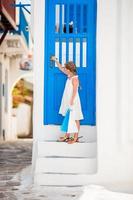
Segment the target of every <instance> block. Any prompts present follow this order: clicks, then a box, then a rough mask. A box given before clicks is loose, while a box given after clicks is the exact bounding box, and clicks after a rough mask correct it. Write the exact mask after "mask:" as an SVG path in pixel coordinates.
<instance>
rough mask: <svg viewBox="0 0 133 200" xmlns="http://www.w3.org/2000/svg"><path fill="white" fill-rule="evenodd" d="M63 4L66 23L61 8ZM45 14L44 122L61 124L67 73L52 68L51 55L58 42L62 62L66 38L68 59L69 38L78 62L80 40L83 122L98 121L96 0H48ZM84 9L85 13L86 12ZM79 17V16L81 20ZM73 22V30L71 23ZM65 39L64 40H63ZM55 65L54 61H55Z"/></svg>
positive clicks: (67, 56) (90, 123)
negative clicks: (57, 24)
mask: <svg viewBox="0 0 133 200" xmlns="http://www.w3.org/2000/svg"><path fill="white" fill-rule="evenodd" d="M57 4H58V5H60V10H61V12H60V14H59V16H60V19H61V20H60V23H61V26H60V27H59V33H58V32H55V5H57ZM63 5H64V10H65V13H64V25H63V24H62V22H63V21H62V16H63V13H62V8H63ZM45 12H46V15H45V18H46V19H45V65H44V124H61V122H62V119H63V118H62V116H60V115H59V114H58V112H59V107H60V103H61V98H62V94H63V90H64V86H65V81H66V78H67V77H66V76H65V75H64V74H62V73H61V72H60V71H59V70H58V68H57V67H55V65H53V67H51V62H50V56H51V55H54V54H55V41H57V40H58V41H59V44H60V45H59V58H60V62H61V61H62V41H66V60H67V61H68V58H69V48H68V47H69V41H70V38H71V39H72V41H73V60H74V62H76V41H77V39H78V40H79V41H80V67H78V75H79V79H80V85H81V87H82V89H80V90H79V94H80V97H81V104H82V109H83V114H84V120H82V121H81V124H86V125H92V126H93V125H95V124H96V13H97V1H96V0H73V1H71V0H49V1H47V2H46V10H45ZM73 12H74V13H73ZM83 12H85V13H83ZM78 18H79V19H78ZM71 21H74V26H73V30H72V27H70V25H69V22H71ZM64 39H65V40H64ZM84 40H86V41H87V62H86V63H87V66H86V67H83V66H82V64H83V59H82V58H83V56H82V55H83V52H82V44H83V43H82V42H83V41H84ZM53 64H54V63H53Z"/></svg>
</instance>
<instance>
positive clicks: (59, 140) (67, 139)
mask: <svg viewBox="0 0 133 200" xmlns="http://www.w3.org/2000/svg"><path fill="white" fill-rule="evenodd" d="M68 141H69V137H67V136H64V137H60V139H58V140H57V142H68Z"/></svg>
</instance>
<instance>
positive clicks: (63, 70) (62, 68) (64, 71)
mask: <svg viewBox="0 0 133 200" xmlns="http://www.w3.org/2000/svg"><path fill="white" fill-rule="evenodd" d="M51 60H52V61H55V63H56V64H57V66H58V68H59V69H60V71H62V72H63V73H64V74H66V75H68V72H67V71H66V68H65V67H63V66H62V64H61V63H59V61H58V60H57V58H56V57H55V56H52V57H51Z"/></svg>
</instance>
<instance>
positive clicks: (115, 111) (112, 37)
mask: <svg viewBox="0 0 133 200" xmlns="http://www.w3.org/2000/svg"><path fill="white" fill-rule="evenodd" d="M44 2H45V1H44V0H40V2H39V4H38V1H37V0H34V41H35V43H34V55H35V56H34V66H35V71H34V74H35V75H34V122H36V123H34V146H33V169H34V167H35V163H36V156H37V153H38V152H37V140H38V139H39V137H40V135H45V133H46V131H48V127H46V126H44V125H43V88H44V82H43V80H44V76H43V75H44V42H45V41H44V32H45V30H44V20H45V4H44ZM132 9H133V1H132V0H127V1H124V0H121V1H120V0H111V1H106V0H99V1H98V11H97V72H96V73H97V74H96V76H97V80H96V81H97V82H96V86H97V100H96V102H97V104H96V107H97V114H96V116H97V136H98V172H97V174H95V175H87V176H86V177H85V178H87V179H88V183H103V184H104V183H105V184H106V185H107V184H108V185H111V184H112V183H114V182H115V183H120V185H128V184H132V183H133V172H132V169H133V161H132V155H133V144H132V141H133V140H132V139H133V136H132V132H133V128H132V113H133V112H131V111H133V104H132V99H133V90H132V82H133V81H132V73H133V68H132V65H133V58H132V49H133V45H132V44H131V41H132V33H133V27H132V19H133V12H132ZM38 22H39V23H38ZM127 38H128V40H127ZM50 127H51V129H52V130H53V132H54V131H55V127H54V126H50Z"/></svg>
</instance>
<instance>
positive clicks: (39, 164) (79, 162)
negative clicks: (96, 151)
mask: <svg viewBox="0 0 133 200" xmlns="http://www.w3.org/2000/svg"><path fill="white" fill-rule="evenodd" d="M96 171H97V159H96V158H38V159H37V160H36V169H35V173H66V174H94V173H96Z"/></svg>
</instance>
